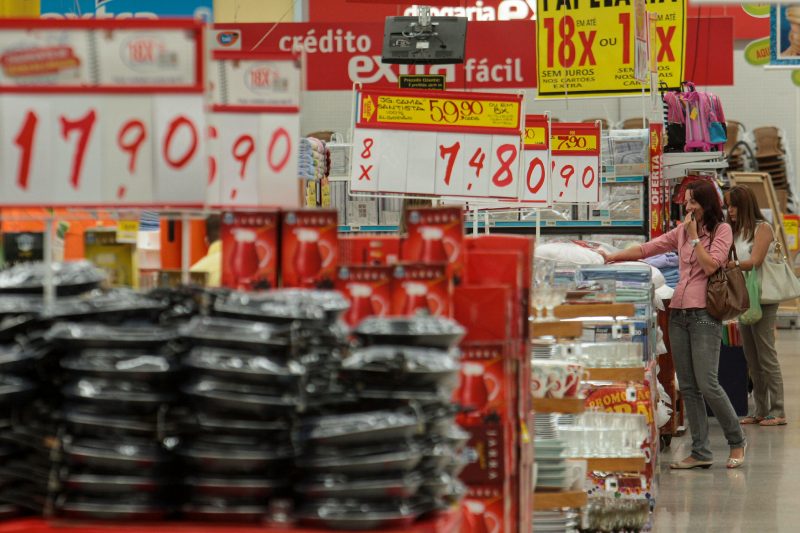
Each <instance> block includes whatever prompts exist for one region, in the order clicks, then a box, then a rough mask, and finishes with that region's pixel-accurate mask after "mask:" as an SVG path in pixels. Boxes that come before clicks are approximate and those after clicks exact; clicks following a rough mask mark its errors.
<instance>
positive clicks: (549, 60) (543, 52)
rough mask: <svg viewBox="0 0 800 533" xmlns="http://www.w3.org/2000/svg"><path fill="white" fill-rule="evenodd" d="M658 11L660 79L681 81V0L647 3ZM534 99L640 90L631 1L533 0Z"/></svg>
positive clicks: (683, 36) (683, 22)
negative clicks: (534, 4) (535, 89)
mask: <svg viewBox="0 0 800 533" xmlns="http://www.w3.org/2000/svg"><path fill="white" fill-rule="evenodd" d="M647 9H648V10H649V11H650V12H653V13H655V14H656V15H657V16H658V22H657V25H656V35H657V42H655V43H652V46H655V47H656V51H655V52H654V54H655V56H656V58H657V61H658V65H659V79H660V81H663V82H665V83H667V84H668V86H670V87H677V86H679V85H680V83H681V81H682V80H683V69H684V60H685V58H684V56H685V53H684V48H685V41H686V0H678V1H675V2H661V3H658V2H652V3H650V2H648V5H647ZM536 14H537V17H536V40H537V46H536V50H537V69H538V93H537V97H538V98H555V97H559V98H563V97H564V95H565V94H566V95H568V96H576V97H580V96H584V97H585V96H617V95H620V94H624V93H640V92H641V90H642V84H641V83H640V82H639V81H637V80H636V79H635V78H634V75H635V66H636V58H637V54H640V53H641V50H637V48H636V36H635V34H634V33H635V25H636V24H635V13H634V7H633V3H631V2H570V1H569V0H538V1H537V11H536Z"/></svg>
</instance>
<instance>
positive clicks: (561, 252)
mask: <svg viewBox="0 0 800 533" xmlns="http://www.w3.org/2000/svg"><path fill="white" fill-rule="evenodd" d="M534 257H535V258H536V259H549V260H551V261H564V262H568V263H574V264H576V265H602V264H603V263H604V262H605V261H603V256H601V255H600V254H598V253H597V252H595V251H593V250H590V249H588V248H585V247H583V246H580V245H579V244H574V243H571V242H551V243H547V244H540V245H539V246H537V247H536V251H535V255H534Z"/></svg>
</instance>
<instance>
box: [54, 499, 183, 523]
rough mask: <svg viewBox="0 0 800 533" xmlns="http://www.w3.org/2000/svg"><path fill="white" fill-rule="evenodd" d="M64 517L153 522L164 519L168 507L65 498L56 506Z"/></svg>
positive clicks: (167, 513) (166, 515)
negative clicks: (75, 500) (76, 500)
mask: <svg viewBox="0 0 800 533" xmlns="http://www.w3.org/2000/svg"><path fill="white" fill-rule="evenodd" d="M57 512H58V514H59V515H60V516H62V517H64V518H70V519H75V520H112V521H116V522H154V521H160V520H164V519H166V518H167V517H168V516H169V514H170V512H169V509H167V508H165V507H162V506H158V505H151V504H134V503H108V502H97V503H92V502H88V501H79V502H73V501H70V500H67V501H65V502H63V503H62V504H61V505H59V506H57Z"/></svg>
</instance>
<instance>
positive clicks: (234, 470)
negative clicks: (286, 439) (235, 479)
mask: <svg viewBox="0 0 800 533" xmlns="http://www.w3.org/2000/svg"><path fill="white" fill-rule="evenodd" d="M178 455H179V456H180V457H181V458H182V459H183V461H184V463H185V464H186V465H187V466H188V467H190V468H191V469H192V470H191V471H195V470H197V471H200V472H214V473H222V474H224V473H231V474H240V473H248V472H251V473H255V472H263V471H267V470H268V469H269V468H270V467H273V466H275V465H277V466H280V463H284V464H286V463H288V462H290V461H291V460H292V459H293V458H294V451H293V450H292V449H291V448H290V447H283V448H273V449H270V448H269V447H266V446H260V447H253V448H249V449H248V448H236V447H232V446H222V445H218V446H203V445H197V444H194V445H192V444H190V445H188V446H186V447H182V448H180V449H179V450H178Z"/></svg>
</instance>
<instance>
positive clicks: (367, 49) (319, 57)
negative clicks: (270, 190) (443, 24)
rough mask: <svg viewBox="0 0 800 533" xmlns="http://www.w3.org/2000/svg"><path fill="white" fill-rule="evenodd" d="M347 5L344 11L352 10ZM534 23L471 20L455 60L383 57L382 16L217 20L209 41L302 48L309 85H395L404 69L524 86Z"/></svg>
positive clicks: (531, 76) (224, 46)
mask: <svg viewBox="0 0 800 533" xmlns="http://www.w3.org/2000/svg"><path fill="white" fill-rule="evenodd" d="M350 7H351V8H350V9H348V10H347V12H349V13H354V10H353V9H352V6H350ZM383 7H384V8H385V7H386V6H385V5H384V6H383ZM359 9H361V6H359ZM356 11H357V10H356ZM376 22H377V23H376ZM267 29H269V31H268V32H267ZM535 29H536V23H535V22H533V21H531V20H515V21H510V22H484V23H481V24H473V25H470V27H469V31H468V32H467V41H466V55H465V57H466V60H465V62H464V63H463V64H459V65H393V64H386V63H383V62H382V61H381V53H382V49H383V19H382V18H381V19H378V20H377V21H374V22H369V23H364V22H360V23H354V22H342V23H333V24H329V23H283V24H275V25H269V28H267V27H266V26H265V25H264V24H215V25H214V31H213V32H212V33H213V35H212V38H211V42H212V45H213V46H214V47H215V48H216V49H218V50H232V49H241V50H253V51H254V52H261V53H269V54H273V53H283V54H285V53H291V52H293V51H296V50H302V51H303V52H305V57H306V60H307V72H308V90H310V91H349V90H352V89H353V84H354V83H362V84H365V85H367V84H369V85H375V86H378V85H379V86H382V87H393V88H397V86H398V82H399V79H400V76H401V75H406V74H410V75H422V74H434V75H436V74H438V75H443V76H445V81H446V85H447V87H448V88H452V89H460V88H464V89H467V88H469V89H478V90H492V89H496V88H499V87H503V88H518V89H528V88H530V87H534V86H535V85H536V53H535V50H534V48H533V46H531V35H532V34H533V33H534V32H535ZM254 47H255V49H254Z"/></svg>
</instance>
